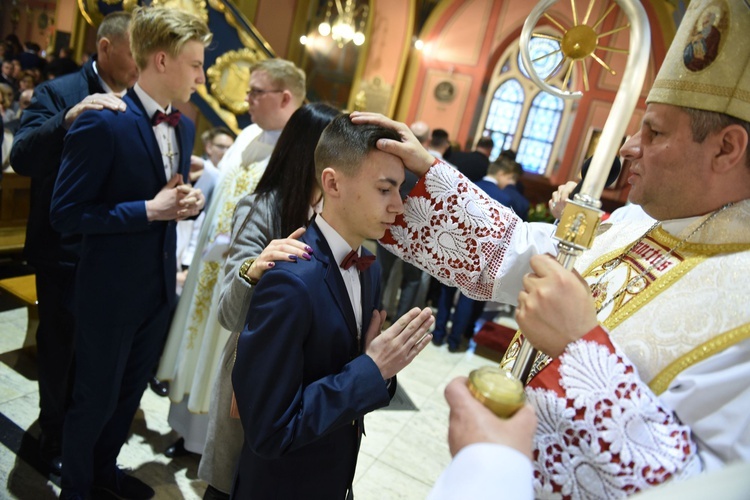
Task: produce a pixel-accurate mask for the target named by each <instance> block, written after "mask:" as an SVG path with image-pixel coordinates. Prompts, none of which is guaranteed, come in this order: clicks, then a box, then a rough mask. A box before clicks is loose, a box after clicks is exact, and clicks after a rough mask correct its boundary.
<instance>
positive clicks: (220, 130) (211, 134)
mask: <svg viewBox="0 0 750 500" xmlns="http://www.w3.org/2000/svg"><path fill="white" fill-rule="evenodd" d="M217 135H228V136H229V137H231V138H232V139H234V138H235V135H234V132H232V131H231V130H229V129H228V128H226V127H214V128H210V129H208V130H206V131H205V132H203V133H202V134H201V141H202V142H204V143H206V142H212V141H213V140H214V138H216V136H217Z"/></svg>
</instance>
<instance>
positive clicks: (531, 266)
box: [0, 0, 750, 499]
mask: <svg viewBox="0 0 750 500" xmlns="http://www.w3.org/2000/svg"><path fill="white" fill-rule="evenodd" d="M704 4H705V5H704ZM708 8H710V2H701V1H700V0H699V1H696V2H694V3H693V4H691V8H690V9H689V11H688V13H687V14H686V21H683V25H682V26H681V27H680V30H679V31H678V33H677V36H676V37H675V42H674V43H673V46H672V48H671V49H670V51H669V53H668V55H667V58H666V60H665V62H664V65H663V67H662V68H661V70H660V72H659V75H658V77H657V78H656V81H655V83H654V86H653V89H652V90H651V92H650V93H649V96H648V99H647V103H648V104H647V106H648V107H647V110H646V113H645V115H644V120H643V124H642V126H641V128H640V130H639V131H638V133H636V134H635V135H634V136H632V137H631V138H630V139H629V140H628V141H627V142H626V143H625V144H624V145H623V147H622V149H621V155H622V156H623V157H624V158H625V159H626V160H628V161H629V162H630V164H631V166H630V170H629V176H630V177H629V179H628V182H629V183H630V184H631V191H630V201H632V202H633V203H634V204H636V205H637V206H638V207H640V208H639V210H640V211H636V210H626V211H623V212H620V213H619V214H617V213H616V214H614V215H613V217H611V218H610V219H608V221H607V222H606V223H605V224H603V225H602V227H601V229H600V231H599V233H600V235H599V237H598V238H597V240H596V243H595V246H594V248H593V249H592V250H591V251H590V252H588V253H587V254H586V255H585V256H584V258H582V259H580V260H579V262H578V263H577V270H578V271H577V272H579V273H580V275H577V274H576V273H575V272H572V271H567V270H565V269H564V268H563V267H561V266H560V265H559V264H558V263H557V262H556V261H555V260H554V258H551V257H550V256H549V255H548V254H552V255H554V254H555V253H556V248H555V246H554V242H553V239H552V238H551V236H552V233H553V232H554V227H552V226H550V225H546V224H530V223H528V222H527V221H526V219H527V215H528V207H529V204H528V201H526V199H525V198H524V197H523V188H522V185H521V183H520V180H521V178H522V173H523V169H522V167H521V166H520V165H519V164H518V163H517V162H516V161H515V155H514V154H513V152H512V151H507V152H503V153H502V154H501V155H500V157H499V158H498V159H496V160H494V161H491V160H490V158H489V156H490V154H491V151H492V149H493V143H492V140H491V139H489V138H481V139H480V140H479V141H478V142H477V144H476V148H475V150H474V151H471V152H464V153H462V152H459V151H456V150H455V149H456V148H455V147H452V146H451V143H450V140H449V137H448V133H447V132H446V131H445V130H443V129H439V128H435V129H432V130H431V128H430V126H429V125H428V124H426V123H423V122H416V123H414V124H412V125H411V126H410V127H407V126H406V125H405V124H402V123H399V122H396V121H393V120H391V119H389V118H387V117H384V116H382V115H378V114H372V113H361V112H355V113H352V114H346V113H343V112H342V111H341V110H337V109H335V108H333V107H331V106H328V105H326V104H322V103H312V104H305V88H306V81H305V80H306V76H305V74H304V72H303V71H302V70H300V69H299V68H297V67H296V66H295V65H294V64H293V63H291V62H289V61H285V60H283V59H269V60H261V61H258V62H257V63H255V64H254V65H253V66H252V67H251V68H250V71H251V73H250V88H249V89H248V94H247V102H248V105H249V114H250V117H251V118H252V122H253V123H252V125H250V126H248V127H246V128H245V129H243V130H242V131H241V133H240V134H239V135H238V136H237V137H236V138H235V137H234V134H233V133H232V132H231V131H229V130H227V129H224V128H215V129H211V130H208V131H206V132H205V133H204V134H202V135H201V140H202V142H203V151H204V153H205V154H204V155H203V156H194V155H193V149H194V148H193V146H194V140H195V137H196V131H195V126H194V124H193V123H192V121H191V120H189V119H188V118H186V117H185V116H183V115H181V113H180V112H179V111H178V110H177V106H178V105H179V104H180V103H184V102H187V101H188V100H189V98H190V95H191V94H192V93H193V92H194V91H195V90H196V88H197V87H198V86H199V85H202V84H204V83H205V76H204V72H203V62H204V51H205V48H206V47H207V46H209V44H210V43H211V40H212V34H211V33H210V31H209V29H208V27H207V25H206V24H205V23H204V22H203V21H202V20H200V19H198V18H197V17H195V16H193V15H192V14H189V13H187V12H183V11H181V10H176V9H169V8H159V7H153V8H137V9H136V10H135V11H134V12H133V14H132V15H131V14H129V13H123V12H120V13H112V14H109V15H108V16H106V17H105V18H104V20H103V21H102V23H101V25H100V26H99V28H98V32H97V39H96V44H97V50H96V54H95V55H94V56H93V57H92V58H91V59H90V60H89V61H87V62H86V63H85V64H84V65H83V66H82V67H81V68H80V69H77V70H75V71H74V72H73V73H71V74H70V75H67V76H62V77H59V78H55V79H53V80H51V81H49V82H45V83H42V84H40V85H39V86H38V87H36V88H35V89H34V91H35V94H34V95H33V97H30V98H29V102H28V104H27V106H26V108H25V109H24V110H23V113H21V115H20V119H19V117H18V116H16V115H13V116H14V117H15V118H14V119H19V124H18V129H17V131H15V137H14V139H13V146H12V150H11V152H10V156H9V159H10V163H11V165H12V167H13V168H14V169H15V170H16V171H17V172H18V173H19V174H21V175H26V176H29V177H30V178H31V180H32V184H31V189H32V206H31V213H30V216H29V220H28V227H27V238H26V248H25V256H26V259H27V260H28V262H29V264H30V265H31V266H33V268H34V270H35V274H36V286H37V295H38V298H39V328H38V331H37V349H38V357H37V360H38V370H39V377H38V379H39V394H40V415H39V425H40V428H41V435H40V440H39V443H40V453H41V456H42V459H43V460H44V462H45V463H46V464H48V465H49V467H50V470H51V471H52V472H54V473H57V474H60V475H61V478H62V479H61V483H62V490H61V494H60V497H61V498H64V499H79V498H80V499H83V498H89V497H92V496H94V497H95V496H96V495H99V494H101V493H102V492H106V493H108V494H111V495H115V496H116V497H118V498H128V499H148V498H152V497H153V496H154V494H155V492H154V490H153V488H151V487H150V486H149V485H147V484H145V483H144V482H143V481H141V480H140V479H138V478H136V477H135V476H132V475H129V474H127V473H126V472H124V471H122V470H121V469H120V468H119V467H118V466H117V456H118V454H119V452H120V449H121V447H122V446H123V445H124V443H125V441H126V440H127V437H128V431H129V428H130V425H131V423H132V420H133V417H134V414H135V412H136V410H137V408H138V405H139V402H140V399H141V397H142V395H143V392H144V391H145V390H146V388H147V386H148V384H149V383H151V384H152V388H155V390H157V391H159V392H161V395H165V396H168V397H169V398H170V400H171V407H170V411H169V416H168V421H169V423H170V425H171V426H172V428H173V429H174V430H175V431H176V432H177V433H178V434H179V436H180V439H179V440H178V441H177V442H176V443H174V444H173V445H172V446H170V447H169V449H168V450H166V454H167V455H168V456H172V457H174V456H177V455H180V454H186V453H195V454H199V455H201V459H200V466H199V471H198V475H199V477H200V478H201V479H203V480H204V481H206V483H207V484H208V487H207V489H206V493H205V496H204V498H206V499H224V498H230V497H231V498H239V499H244V498H311V499H318V498H320V499H331V498H342V499H349V498H353V497H354V493H353V489H352V484H353V479H354V471H355V467H356V463H357V455H358V452H359V446H360V443H361V440H362V439H363V437H364V427H365V425H364V419H365V416H366V414H367V413H369V412H372V411H374V410H376V409H378V408H382V407H384V406H387V405H388V404H389V402H390V400H391V398H393V396H394V394H395V392H396V389H397V385H398V382H397V374H398V373H399V372H400V371H401V370H402V369H403V368H404V367H406V366H407V365H408V364H409V363H411V361H412V360H413V359H415V357H416V356H418V355H419V354H420V352H421V351H422V350H423V349H424V348H425V347H426V346H427V345H428V344H430V342H432V343H434V344H438V345H440V344H442V343H443V342H447V343H448V348H449V350H450V351H457V350H459V346H460V343H461V339H462V338H463V337H464V336H467V335H468V336H469V337H470V336H471V334H472V332H473V323H474V320H475V319H476V318H477V317H478V316H479V314H481V311H482V309H483V308H484V305H485V302H486V301H497V302H501V303H507V304H512V305H515V306H517V313H516V319H517V321H518V323H519V325H520V326H521V328H522V331H523V332H524V334H523V337H525V338H526V339H528V340H529V341H530V342H531V343H532V344H533V345H534V347H536V348H537V349H538V350H539V351H540V354H539V357H538V358H537V360H536V363H535V370H534V372H533V378H532V379H531V380H530V383H529V385H528V387H527V388H526V395H527V399H528V401H529V403H528V404H526V405H525V406H524V407H523V408H522V409H521V410H519V411H518V412H517V413H516V414H515V415H514V416H513V417H511V418H509V419H507V420H501V419H499V418H497V417H496V416H494V414H492V413H491V412H490V411H489V410H488V409H487V408H485V407H484V406H483V405H482V404H481V403H480V402H479V401H477V400H476V399H475V398H474V397H473V396H472V394H471V393H470V391H469V389H468V387H467V383H466V382H467V381H466V379H465V378H463V377H459V378H457V379H456V380H454V381H453V382H451V383H450V384H449V385H448V387H447V388H446V391H445V396H446V399H447V401H448V403H449V406H450V409H451V413H450V426H449V436H448V440H449V445H450V450H451V453H452V454H453V455H454V459H453V461H452V462H451V464H450V465H449V467H448V468H447V469H446V470H445V471H443V473H442V474H441V476H440V478H439V479H438V481H437V483H436V484H435V486H434V488H433V490H432V492H431V493H430V498H433V499H452V498H488V499H489V498H519V499H521V498H523V499H526V498H532V497H534V496H537V497H549V498H591V497H594V498H620V497H624V496H627V495H630V494H633V493H636V492H639V491H642V490H647V489H650V488H653V487H655V486H658V485H660V484H663V483H667V482H669V481H682V480H686V479H688V478H690V477H692V476H696V475H698V474H700V473H701V472H703V471H710V470H713V469H718V468H721V467H723V466H724V465H726V464H729V463H732V462H737V461H749V460H750V423H748V422H747V421H746V420H747V419H745V418H744V417H742V415H743V414H744V413H743V409H744V408H745V407H746V406H747V404H748V401H747V399H748V396H750V393H748V390H747V387H746V383H744V382H745V381H746V380H747V377H748V375H750V355H749V354H748V352H750V344H749V343H748V342H750V341H748V339H747V337H748V335H747V332H748V325H750V318H748V309H747V307H746V306H745V305H744V303H745V301H746V299H748V298H750V297H748V296H747V287H744V286H743V282H742V280H741V279H737V276H740V277H741V276H742V275H744V274H746V273H747V271H748V270H749V269H748V268H749V267H750V260H749V259H750V257H748V255H750V234H748V230H749V229H750V228H749V227H748V223H747V221H748V220H750V219H748V210H749V209H748V206H747V205H748V199H750V153H749V152H748V138H749V136H750V111H748V110H749V109H750V102H749V101H748V100H747V95H748V92H750V80H749V79H748V76H747V71H748V70H747V65H741V64H740V65H738V64H733V61H734V60H736V59H738V58H739V59H741V60H742V61H748V60H750V42H748V40H747V39H746V38H743V33H746V32H747V30H748V29H750V11H748V10H747V8H746V7H744V6H741V5H739V3H738V4H737V5H733V6H732V7H728V9H729V10H732V13H731V14H732V16H731V18H732V19H733V22H735V23H737V26H736V28H737V29H735V30H734V31H731V30H729V31H727V32H726V33H725V34H724V36H726V37H727V41H726V42H725V44H724V45H723V47H724V48H725V49H726V50H731V51H732V54H733V59H730V58H726V59H722V58H721V57H719V58H716V59H715V61H714V60H712V61H711V62H707V63H706V67H705V68H703V69H702V72H700V73H696V72H694V70H692V69H690V68H688V67H686V66H685V64H684V61H683V59H682V51H683V48H684V42H685V40H686V39H687V37H688V36H689V35H690V30H691V29H692V24H691V23H693V24H694V23H695V22H697V20H698V18H699V16H700V15H701V12H703V10H705V9H708ZM701 9H703V10H701ZM743 9H745V10H743ZM712 12H713V11H712ZM15 50H18V49H17V48H15V47H14V46H13V44H8V47H6V48H5V50H4V53H3V54H2V56H3V57H6V56H7V57H8V59H7V60H8V61H9V64H8V65H7V66H8V67H9V68H10V69H9V71H10V73H9V76H10V77H12V78H14V79H15V80H18V81H19V83H20V80H22V79H21V78H17V79H16V78H15V77H13V74H14V70H13V67H14V61H16V60H18V61H20V60H21V58H14V56H13V55H12V54H14V53H15V52H14V51H15ZM33 51H34V47H33V46H30V44H27V46H26V49H25V50H24V54H29V56H30V54H31V53H32V52H33ZM29 56H27V57H24V58H23V59H28V58H29ZM694 57H697V56H694ZM5 62H6V59H4V60H3V78H5V75H6V72H5V68H6V64H5ZM50 64H51V63H50ZM717 79H718V80H717ZM674 82H680V84H679V85H676V84H675V83H674ZM719 83H721V84H722V85H728V87H727V88H728V89H729V90H722V91H721V92H719V91H717V92H714V90H713V89H714V87H715V86H716V85H718V84H719ZM2 85H3V84H2V83H0V90H2V89H3V88H4V87H2ZM712 85H713V87H712ZM19 89H20V87H19V86H16V87H10V91H11V93H13V92H17V91H18V90H19ZM26 90H29V89H24V90H23V92H25V91H26ZM21 93H22V92H21ZM727 96H728V97H727ZM11 108H12V103H11V106H9V109H11ZM3 109H5V108H3ZM8 116H9V117H10V115H8ZM11 121H12V120H11ZM554 201H555V204H556V205H563V204H564V203H565V196H560V195H559V194H556V195H555V198H554ZM366 240H379V245H378V250H377V259H376V258H375V257H376V256H375V255H372V254H371V253H370V252H369V251H368V250H367V249H365V248H364V247H363V245H362V244H363V243H364V242H365V241H366ZM399 259H403V261H402V263H401V264H400V265H401V266H402V281H401V283H400V284H399V287H398V288H400V299H399V303H398V307H397V309H396V311H395V314H393V315H392V316H391V317H387V316H386V312H385V311H384V310H382V307H381V302H382V297H383V289H384V288H385V286H386V284H387V282H388V280H389V278H390V276H391V269H392V268H393V267H394V265H395V264H396V263H397V262H398V260H399ZM423 272H426V273H428V274H430V275H431V276H434V277H437V278H438V279H439V280H440V284H439V286H438V297H437V299H436V300H435V301H434V302H433V305H434V306H435V307H436V308H437V318H433V316H432V314H433V313H432V310H431V309H430V308H420V307H414V306H415V305H416V304H418V303H419V299H418V298H417V295H418V294H417V289H418V288H419V286H420V283H421V282H422V281H423V280H422V273H423ZM456 294H459V295H458V297H457V298H456ZM454 303H455V310H454V311H452V307H453V305H454ZM706 317H710V318H711V320H710V321H706ZM449 320H451V322H452V330H451V331H450V332H449V331H448V327H447V325H448V322H449ZM386 322H387V323H386ZM386 325H387V326H386ZM433 325H434V328H433ZM521 340H522V337H521V336H517V338H516V339H514V343H513V345H512V346H511V348H510V349H509V350H508V352H507V353H506V359H505V360H504V363H505V364H506V365H509V364H511V363H512V362H513V360H514V357H515V355H516V354H517V352H518V349H517V347H518V344H519V343H520V342H521ZM164 382H166V383H167V385H163V383H164ZM537 422H538V423H537Z"/></svg>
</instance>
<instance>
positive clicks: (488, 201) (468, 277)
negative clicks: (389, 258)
mask: <svg viewBox="0 0 750 500" xmlns="http://www.w3.org/2000/svg"><path fill="white" fill-rule="evenodd" d="M550 234H551V229H550V226H549V225H547V224H525V223H523V221H521V219H520V218H519V217H518V216H517V215H516V214H515V213H514V212H513V210H511V209H510V208H507V207H505V206H503V205H501V204H500V203H498V202H497V201H495V200H493V199H492V198H490V197H489V196H487V195H486V194H485V193H484V192H483V191H481V190H480V189H478V188H477V187H476V186H475V185H474V184H473V183H472V182H471V181H469V180H468V179H467V178H466V177H464V176H463V175H462V174H461V173H460V172H458V170H456V169H455V168H453V167H452V166H450V165H448V164H446V163H444V162H437V163H436V164H435V165H434V166H433V167H432V168H430V170H428V171H427V173H426V174H425V175H424V176H423V177H422V178H421V179H420V180H419V182H418V183H417V185H416V186H415V187H414V189H413V190H412V191H411V193H409V197H408V198H407V199H406V201H405V202H404V214H403V215H402V216H400V217H399V218H398V219H397V221H396V224H395V225H394V226H393V227H391V229H390V231H388V232H387V233H386V235H385V236H384V238H383V239H382V240H381V243H382V244H383V246H385V247H386V248H387V249H388V250H389V251H391V252H392V253H394V254H396V255H397V256H398V257H400V258H402V259H404V260H405V261H407V262H410V263H412V264H414V265H416V266H417V267H419V268H421V269H423V270H425V271H427V272H428V273H429V274H431V275H432V276H435V277H436V278H438V279H439V280H440V281H441V282H443V283H445V284H447V285H450V286H456V287H459V288H460V289H461V291H462V292H463V293H464V294H466V295H467V296H469V297H471V298H474V299H477V300H496V301H499V302H505V303H515V301H516V296H517V294H518V291H519V290H520V279H521V277H522V276H523V274H524V273H526V272H528V257H529V256H530V255H533V254H535V253H544V252H553V253H554V252H555V248H554V245H553V241H552V239H551V238H550Z"/></svg>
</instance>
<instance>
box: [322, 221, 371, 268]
mask: <svg viewBox="0 0 750 500" xmlns="http://www.w3.org/2000/svg"><path fill="white" fill-rule="evenodd" d="M315 223H316V224H317V225H318V227H319V228H320V232H321V233H323V237H324V238H325V239H326V241H327V242H328V246H329V247H331V253H332V254H333V258H334V259H335V260H336V264H337V265H340V264H341V262H342V261H343V260H344V257H346V256H347V254H348V253H349V252H351V251H352V247H351V246H349V243H347V242H346V240H345V239H344V238H343V237H342V236H341V235H340V234H339V233H338V231H336V230H335V229H334V228H333V227H331V225H330V224H329V223H328V222H326V220H325V219H324V218H323V216H322V215H320V214H318V216H317V217H315ZM361 253H362V250H361V249H357V255H360V254H361Z"/></svg>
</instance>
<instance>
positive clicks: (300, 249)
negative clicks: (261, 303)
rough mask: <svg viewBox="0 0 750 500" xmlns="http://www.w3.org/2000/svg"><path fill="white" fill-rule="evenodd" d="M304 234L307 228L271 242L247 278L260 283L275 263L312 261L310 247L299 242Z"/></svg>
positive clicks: (251, 267)
mask: <svg viewBox="0 0 750 500" xmlns="http://www.w3.org/2000/svg"><path fill="white" fill-rule="evenodd" d="M303 234H305V228H304V227H301V228H299V229H297V230H296V231H294V232H293V233H292V234H290V235H289V237H288V238H283V239H280V240H271V242H270V243H269V244H268V245H267V246H266V248H264V249H263V251H262V252H261V253H260V255H259V256H258V257H257V258H256V259H255V262H253V265H252V266H250V269H248V271H247V277H248V278H250V279H251V280H253V281H258V280H259V279H260V277H261V276H263V273H264V272H265V271H267V270H268V269H270V268H272V267H273V263H274V261H279V260H286V261H291V262H297V259H304V260H310V252H312V250H311V249H310V247H309V246H307V245H305V244H304V243H302V242H301V241H299V238H301V237H302V235H303Z"/></svg>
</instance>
